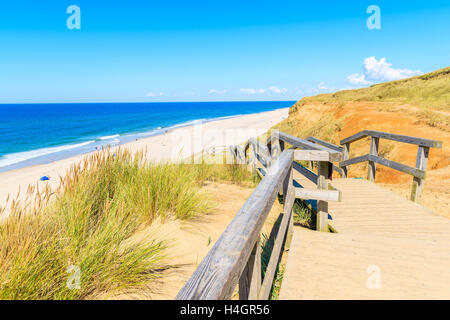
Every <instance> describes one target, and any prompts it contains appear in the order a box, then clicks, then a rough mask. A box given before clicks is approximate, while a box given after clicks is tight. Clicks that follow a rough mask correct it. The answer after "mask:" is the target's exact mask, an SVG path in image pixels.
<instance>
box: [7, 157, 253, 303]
mask: <svg viewBox="0 0 450 320" xmlns="http://www.w3.org/2000/svg"><path fill="white" fill-rule="evenodd" d="M143 158H144V157H143V153H137V154H134V155H132V154H130V153H129V152H127V151H124V150H119V151H116V152H115V153H113V152H111V151H109V150H104V151H103V152H98V153H95V154H93V155H91V156H88V157H86V158H85V160H84V162H82V163H80V164H78V165H74V166H73V167H72V168H71V169H70V171H69V172H68V174H67V175H66V176H65V177H64V178H61V186H60V188H59V189H58V190H56V191H55V192H54V193H51V192H50V190H49V189H48V188H45V189H43V190H38V189H36V188H35V187H30V188H29V189H28V190H27V194H28V196H27V199H26V200H25V201H18V200H12V201H11V205H10V207H9V208H8V210H7V211H8V213H9V215H8V217H7V218H5V219H4V220H3V221H2V222H0V299H92V298H96V297H99V296H100V295H101V296H102V297H104V296H105V294H106V295H108V294H110V293H115V292H122V291H126V290H129V289H133V290H136V289H138V288H140V287H142V286H146V285H148V283H149V281H150V280H151V279H153V278H155V277H158V276H159V275H160V272H159V271H160V270H161V269H163V268H165V267H166V266H167V265H168V263H170V262H168V261H166V259H165V257H164V252H165V249H166V247H167V246H168V245H170V244H169V243H165V242H162V241H159V240H158V239H155V238H154V237H153V236H152V235H151V234H147V233H146V232H140V233H139V234H140V235H139V237H136V236H135V235H136V233H137V231H140V230H142V229H143V228H145V226H146V225H148V224H151V223H152V221H154V220H155V219H156V218H161V219H162V221H164V219H168V218H172V219H188V218H190V217H192V216H195V215H197V214H202V213H205V212H206V211H207V210H208V209H209V204H208V202H207V201H206V195H205V194H204V193H202V192H201V185H202V184H203V183H204V181H207V180H226V181H231V182H233V183H249V182H248V181H251V178H252V177H251V175H250V174H249V173H247V172H246V169H245V168H244V167H242V166H233V165H230V166H223V165H222V166H221V165H206V164H200V165H183V164H169V163H162V164H153V163H147V162H145V161H144V160H143ZM31 195H33V196H31ZM2 211H5V208H0V214H1V213H2ZM142 234H144V236H142ZM77 270H78V271H79V277H78V273H77ZM77 279H78V280H77ZM77 281H78V282H77Z"/></svg>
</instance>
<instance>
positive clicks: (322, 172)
mask: <svg viewBox="0 0 450 320" xmlns="http://www.w3.org/2000/svg"><path fill="white" fill-rule="evenodd" d="M330 165H331V163H329V162H325V161H320V162H318V166H317V168H318V179H317V188H318V189H319V190H327V189H328V179H327V177H328V174H329V171H330V169H329V166H330ZM316 230H317V231H321V232H328V231H329V228H328V202H327V201H323V200H318V201H317V221H316Z"/></svg>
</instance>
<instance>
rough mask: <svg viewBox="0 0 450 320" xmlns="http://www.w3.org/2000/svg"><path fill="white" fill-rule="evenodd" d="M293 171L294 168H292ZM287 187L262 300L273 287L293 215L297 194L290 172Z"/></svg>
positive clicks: (263, 284) (261, 292)
mask: <svg viewBox="0 0 450 320" xmlns="http://www.w3.org/2000/svg"><path fill="white" fill-rule="evenodd" d="M291 173H292V170H291ZM284 185H285V188H286V187H287V190H286V189H285V191H284V194H285V195H287V196H286V197H285V200H284V214H283V218H282V220H281V223H280V227H279V229H278V232H277V236H276V238H275V242H274V245H273V248H272V252H271V254H270V259H269V263H268V264H267V268H266V273H265V275H264V280H263V283H262V285H261V291H260V292H259V295H258V298H259V299H260V300H267V299H268V298H269V295H270V289H271V288H272V284H273V280H274V276H275V271H276V269H277V265H278V261H279V260H280V255H281V249H282V247H283V243H284V240H285V239H286V235H287V231H288V227H289V222H290V221H291V219H293V217H292V208H293V206H294V201H295V194H294V186H293V184H292V175H291V174H288V175H287V176H286V179H285V183H284Z"/></svg>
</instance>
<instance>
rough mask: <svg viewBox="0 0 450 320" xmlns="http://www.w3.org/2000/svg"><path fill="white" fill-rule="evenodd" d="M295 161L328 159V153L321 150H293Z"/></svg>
mask: <svg viewBox="0 0 450 320" xmlns="http://www.w3.org/2000/svg"><path fill="white" fill-rule="evenodd" d="M294 160H296V161H330V154H329V153H328V152H327V151H322V150H295V151H294Z"/></svg>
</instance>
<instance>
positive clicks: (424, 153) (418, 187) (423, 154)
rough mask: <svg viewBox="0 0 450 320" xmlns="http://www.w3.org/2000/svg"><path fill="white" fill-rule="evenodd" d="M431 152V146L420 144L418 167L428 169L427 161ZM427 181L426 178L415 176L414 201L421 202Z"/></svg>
mask: <svg viewBox="0 0 450 320" xmlns="http://www.w3.org/2000/svg"><path fill="white" fill-rule="evenodd" d="M429 152H430V148H429V147H423V146H419V149H418V150H417V158H416V168H417V169H420V170H423V171H426V170H427V163H428V154H429ZM424 183H425V178H423V179H421V178H417V177H414V178H413V185H412V190H411V200H412V201H414V202H420V198H421V196H422V191H423V185H424Z"/></svg>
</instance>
